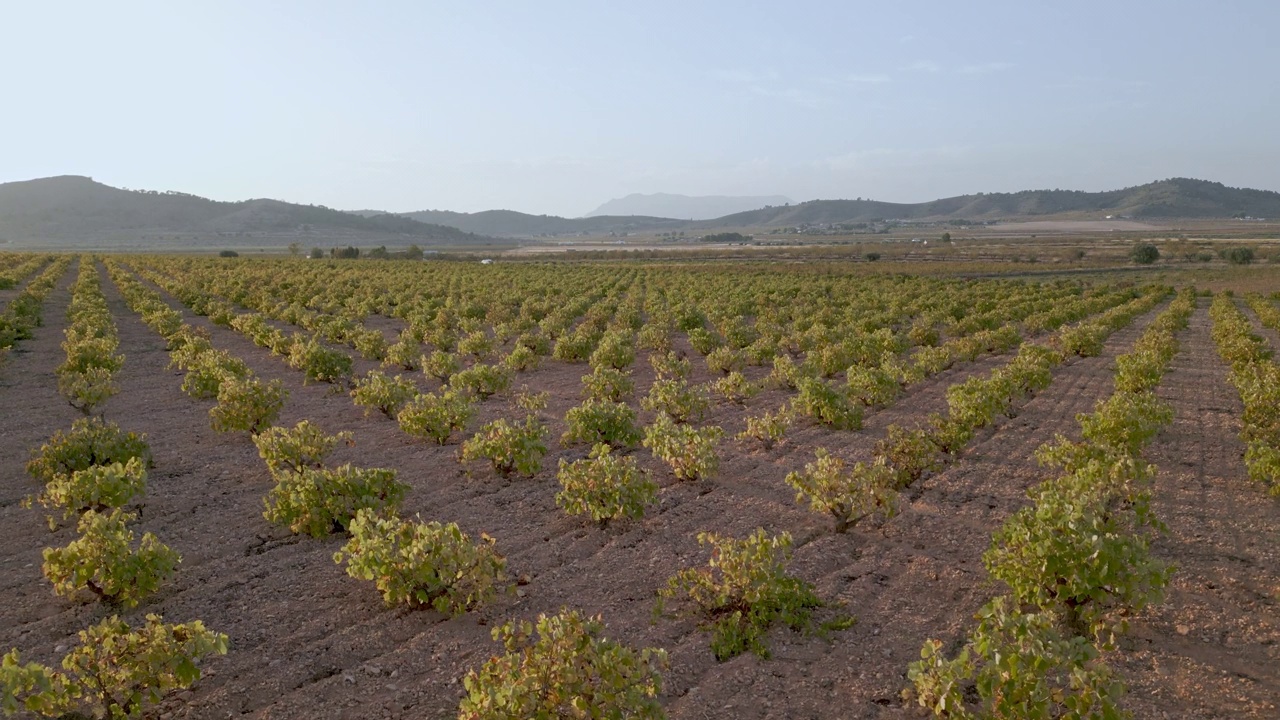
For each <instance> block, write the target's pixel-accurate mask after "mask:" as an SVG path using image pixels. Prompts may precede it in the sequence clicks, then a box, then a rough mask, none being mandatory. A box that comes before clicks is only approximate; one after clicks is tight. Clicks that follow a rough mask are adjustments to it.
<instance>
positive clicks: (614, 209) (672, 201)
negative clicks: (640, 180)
mask: <svg viewBox="0 0 1280 720" xmlns="http://www.w3.org/2000/svg"><path fill="white" fill-rule="evenodd" d="M790 202H791V199H790V198H786V197H783V196H781V195H765V196H760V197H735V196H728V195H703V196H697V197H691V196H689V195H671V194H668V193H656V194H654V195H641V194H639V193H636V194H632V195H628V196H626V197H624V198H615V199H613V200H610V201H609V202H607V203H605V204H603V205H601V206H600V207H598V208H596V209H595V210H592V211H591V212H589V213H587V214H586V215H585V216H584V217H598V216H600V215H615V216H616V215H644V216H647V217H660V218H680V219H681V220H714V219H715V218H718V217H724V216H725V215H732V214H733V213H740V212H745V211H747V210H757V209H759V208H763V207H766V206H769V205H787V204H789V203H790Z"/></svg>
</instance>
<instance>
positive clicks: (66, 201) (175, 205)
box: [0, 176, 1280, 249]
mask: <svg viewBox="0 0 1280 720" xmlns="http://www.w3.org/2000/svg"><path fill="white" fill-rule="evenodd" d="M783 199H784V200H785V198H783ZM624 200H625V198H624ZM619 202H620V201H619ZM601 207H602V209H603V208H606V207H609V204H608V203H606V205H604V206H601ZM1106 215H1112V216H1124V217H1128V218H1133V219H1136V220H1161V219H1173V218H1230V217H1244V216H1250V217H1255V218H1272V219H1275V218H1280V193H1276V192H1271V191H1268V190H1249V189H1243V188H1231V187H1227V186H1225V185H1223V184H1221V183H1215V182H1208V181H1204V180H1191V179H1186V178H1174V179H1170V180H1161V181H1159V182H1154V183H1148V184H1146V185H1139V186H1136V187H1131V188H1125V189H1122V190H1111V191H1107V192H1096V193H1091V192H1078V191H1072V190H1028V191H1024V192H1017V193H979V194H976V195H961V196H959V197H953V198H946V199H943V200H934V201H932V202H925V203H887V202H878V201H875V200H812V201H809V202H804V203H798V204H791V205H787V204H785V203H784V204H782V205H773V206H772V207H761V208H758V209H753V210H748V211H745V212H738V213H733V214H729V215H724V216H722V217H717V218H714V219H710V220H692V221H691V220H682V219H675V218H663V217H656V216H645V215H623V216H618V215H599V216H594V217H586V218H562V217H555V216H551V215H529V214H525V213H519V212H514V211H511V210H489V211H485V212H478V213H455V212H447V211H441V210H425V211H421V212H412V213H400V214H395V215H392V214H387V213H381V212H376V211H360V212H341V211H338V210H332V209H330V208H326V207H322V206H315V205H297V204H293V203H287V202H281V201H279V200H244V201H240V202H218V201H214V200H208V199H205V198H201V197H197V196H195V195H187V194H183V193H158V192H149V191H136V190H122V189H119V188H113V187H110V186H108V185H103V184H102V183H98V182H94V181H93V180H92V179H90V178H87V177H80V176H61V177H53V178H44V179H40V180H28V181H24V182H12V183H4V184H0V247H4V246H5V244H8V245H10V246H26V247H38V246H49V247H52V246H73V247H88V248H101V249H113V248H118V249H124V248H138V247H147V248H155V247H172V248H175V249H176V248H181V247H186V248H208V247H217V246H244V247H283V246H284V245H287V244H289V243H290V242H299V243H301V244H303V245H305V246H322V247H331V246H333V245H337V244H358V245H363V246H365V247H368V246H371V245H387V246H388V247H392V246H400V247H403V246H406V245H409V244H418V245H438V246H450V247H456V246H485V245H494V244H500V243H501V242H503V241H499V240H497V238H499V237H505V238H517V237H528V238H535V237H554V236H561V237H564V236H577V235H582V236H596V237H599V236H602V235H609V234H611V233H612V234H618V235H622V234H626V233H631V234H636V233H661V232H681V233H687V234H689V235H696V234H699V233H701V232H705V231H708V230H713V229H751V228H762V229H763V228H779V227H796V226H801V225H824V224H825V225H839V224H856V223H871V222H875V221H880V220H892V219H897V220H917V221H944V220H960V219H964V220H974V221H977V220H997V219H999V220H1027V219H1059V218H1060V219H1077V220H1085V219H1101V218H1102V217H1104V216H1106ZM506 242H509V241H506Z"/></svg>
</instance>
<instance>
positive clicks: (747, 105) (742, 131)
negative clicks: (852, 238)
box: [0, 0, 1280, 215]
mask: <svg viewBox="0 0 1280 720" xmlns="http://www.w3.org/2000/svg"><path fill="white" fill-rule="evenodd" d="M3 18H4V19H3V24H2V25H0V62H3V66H4V68H5V73H4V84H3V90H2V92H3V95H2V97H3V98H4V102H3V104H2V105H0V142H2V143H3V145H2V146H0V181H10V180H21V179H28V178H32V177H42V176H46V175H56V174H83V175H92V176H93V177H95V178H96V179H98V180H100V181H102V182H106V183H109V184H112V185H118V186H124V187H131V188H146V189H156V190H181V191H185V192H192V193H196V194H200V195H205V196H209V197H214V198H217V199H225V200H231V199H242V198H247V197H274V198H280V199H285V200H291V201H295V202H304V203H319V204H324V205H329V206H331V207H338V208H343V209H355V208H365V207H372V208H381V209H387V210H395V211H406V210H419V209H428V208H432V209H450V210H462V211H476V210H483V209H489V208H510V209H515V210H522V211H525V212H535V213H555V214H562V215H579V214H582V213H585V212H587V211H589V210H591V209H592V208H594V207H595V206H597V205H598V204H600V203H602V202H604V201H605V200H608V199H609V198H611V197H619V196H622V195H626V194H628V193H633V192H644V193H651V192H675V193H685V194H691V195H699V194H751V195H757V194H783V195H787V196H789V197H791V198H792V199H794V200H797V201H800V200H807V199H813V198H841V197H843V198H853V197H871V198H876V199H881V200H891V201H900V202H912V201H923V200H930V199H934V198H937V197H943V196H948V195H957V194H962V193H968V192H979V191H987V192H991V191H1012V190H1020V189H1027V188H1054V187H1061V188H1071V189H1080V190H1103V189H1112V188H1117V187H1123V186H1127V185H1134V184H1139V183H1143V182H1148V181H1150V180H1155V179H1159V178H1164V177H1171V176H1190V177H1199V178H1204V179H1209V180H1217V181H1220V182H1225V183H1227V184H1228V185H1239V186H1250V187H1260V188H1266V189H1271V190H1280V131H1278V130H1277V128H1280V83H1278V81H1277V77H1276V73H1277V70H1280V42H1277V40H1276V32H1277V31H1278V30H1280V0H1236V1H1232V0H1218V1H1216V2H1210V1H1209V0H1203V1H1201V2H1190V1H1186V0H1168V1H1160V0H1144V1H1141V2H1139V1H1136V0H1129V1H1125V0H1114V1H1112V2H1074V1H1073V2H1062V1H1060V0H1059V1H1054V2H1048V1H1044V2H1035V1H1032V0H1023V1H1021V2H995V1H982V0H971V1H970V2H900V3H888V2H884V1H883V0H881V1H879V2H789V3H778V2H692V1H686V2H665V1H649V2H641V3H637V2H627V3H622V2H609V3H606V2H554V1H550V0H544V1H541V2H482V1H480V0H473V1H472V2H425V1H424V2H410V1H408V0H405V1H395V2H392V1H390V0H386V1H383V2H377V1H376V0H371V1H369V2H351V1H347V2H321V1H318V0H312V1H309V2H301V1H299V2H270V1H269V0H260V1H258V2H232V1H229V0H225V1H219V2H213V1H209V2H192V1H185V2H184V1H182V0H169V1H168V2H129V1H127V0H121V1H119V2H111V3H104V2H58V1H57V0H42V1H40V2H35V1H33V0H27V1H26V2H21V3H19V2H18V1H17V0H7V2H5V10H4V14H3Z"/></svg>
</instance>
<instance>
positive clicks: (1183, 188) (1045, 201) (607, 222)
mask: <svg viewBox="0 0 1280 720" xmlns="http://www.w3.org/2000/svg"><path fill="white" fill-rule="evenodd" d="M1082 214H1083V215H1089V214H1093V215H1096V216H1097V217H1096V218H1093V219H1102V217H1103V216H1104V215H1115V216H1121V215H1122V216H1125V217H1130V218H1134V219H1139V220H1157V219H1172V218H1193V219H1194V218H1229V217H1232V216H1243V215H1249V216H1253V217H1267V218H1280V193H1277V192H1273V191H1270V190H1254V189H1250V188H1233V187H1228V186H1226V185H1223V184H1222V183H1218V182H1212V181H1208V180H1195V179H1190V178H1170V179H1167V180H1158V181H1155V182H1151V183H1146V184H1144V185H1135V186H1132V187H1128V188H1121V189H1119V190H1105V191H1100V192H1088V191H1082V190H1023V191H1020V192H1016V193H973V194H970V195H957V196H954V197H949V198H941V199H938V200H931V201H928V202H921V203H893V202H885V201H880V200H809V201H807V202H802V203H793V204H790V205H775V206H773V207H764V208H759V209H756V210H748V211H745V212H740V213H734V214H731V215H725V216H723V217H718V218H714V219H711V220H699V221H687V220H678V219H675V218H658V217H645V216H596V217H588V218H563V217H558V216H555V215H530V214H528V213H521V212H516V211H514V210H485V211H482V212H477V213H459V212H451V211H445V210H421V211H417V212H410V213H400V215H403V216H405V217H410V218H414V219H416V220H420V221H423V222H431V223H438V224H442V225H449V226H452V227H457V228H460V229H463V230H467V231H469V232H474V233H478V234H482V235H492V236H499V237H538V236H544V235H546V236H569V235H605V234H609V233H615V234H621V233H625V232H672V231H677V232H688V231H695V232H696V231H703V230H711V229H717V228H734V229H741V228H753V227H763V228H780V227H796V226H800V225H819V224H827V225H836V224H856V223H869V222H875V221H880V220H890V219H893V220H919V221H946V220H972V221H991V220H1011V219H1028V218H1036V219H1049V218H1052V217H1054V216H1062V215H1074V216H1079V215H1082Z"/></svg>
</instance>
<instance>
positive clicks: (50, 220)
mask: <svg viewBox="0 0 1280 720" xmlns="http://www.w3.org/2000/svg"><path fill="white" fill-rule="evenodd" d="M253 233H258V234H263V235H296V236H298V238H299V239H304V238H306V237H309V236H315V237H316V239H317V240H318V241H320V240H332V239H342V238H348V237H349V238H352V239H361V240H363V241H365V242H376V241H378V240H383V241H391V242H403V239H409V240H411V241H413V242H423V243H428V242H442V243H468V242H473V241H477V240H484V239H485V238H477V237H475V235H474V234H472V233H467V232H465V231H462V230H459V229H457V228H454V227H447V226H442V225H430V224H425V223H420V222H417V221H415V220H413V219H411V218H406V217H402V216H399V215H393V214H384V215H373V216H369V217H365V216H360V215H353V214H351V213H345V212H342V211H339V210H334V209H331V208H327V207H324V206H321V205H300V204H296V203H289V202H284V201H281V200H271V199H265V198H255V199H251V200H240V201H233V202H228V201H220V200H210V199H208V198H203V197H200V196H198V195H191V194H188V193H180V192H172V191H170V192H158V191H147V190H125V189H122V188H117V187H112V186H110V185H106V184H103V183H100V182H97V181H95V180H93V179H92V178H90V177H86V176H83V175H59V176H55V177H49V178H38V179H35V180H23V181H19V182H11V183H3V184H0V239H3V240H8V241H13V242H18V243H22V242H24V241H26V242H30V241H51V242H59V241H60V242H71V243H84V242H95V241H98V242H104V241H105V242H108V244H109V243H110V242H112V241H113V240H123V239H125V238H129V237H141V236H155V235H192V236H206V237H208V236H236V235H244V234H253Z"/></svg>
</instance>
